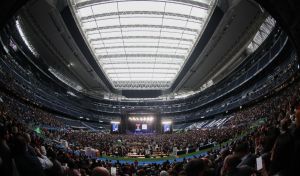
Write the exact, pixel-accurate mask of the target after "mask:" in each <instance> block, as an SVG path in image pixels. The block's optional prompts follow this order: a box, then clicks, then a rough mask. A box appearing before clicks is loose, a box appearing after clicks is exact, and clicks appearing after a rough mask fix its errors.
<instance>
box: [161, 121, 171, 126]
mask: <svg viewBox="0 0 300 176" xmlns="http://www.w3.org/2000/svg"><path fill="white" fill-rule="evenodd" d="M161 123H162V124H163V125H167V124H172V121H162V122H161Z"/></svg>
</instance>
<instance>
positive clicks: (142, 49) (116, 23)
mask: <svg viewBox="0 0 300 176" xmlns="http://www.w3.org/2000/svg"><path fill="white" fill-rule="evenodd" d="M68 1H69V6H70V9H71V10H72V13H73V16H74V19H75V20H76V24H77V25H78V28H79V30H80V31H81V33H82V35H83V37H84V39H85V41H86V43H87V45H88V46H89V48H90V50H91V52H92V53H93V55H94V57H95V60H96V61H97V63H98V65H99V66H100V67H101V68H102V70H103V71H104V72H105V75H106V77H107V78H108V80H109V81H110V82H111V83H112V85H113V86H114V88H116V89H119V90H124V89H148V90H149V89H151V90H152V89H159V90H161V89H168V88H170V87H171V85H172V84H173V82H174V80H175V79H176V78H177V76H178V74H179V72H180V71H181V70H182V68H183V66H184V65H185V63H186V61H187V60H188V58H189V57H190V55H191V54H192V52H193V51H194V49H195V46H196V44H197V43H198V41H199V39H200V37H201V35H202V32H203V29H204V28H205V26H206V24H207V23H208V21H209V18H210V16H211V14H212V12H213V9H214V8H215V6H216V2H217V0H165V1H154V0H139V1H137V0H122V1H112V0H105V1H100V0H68Z"/></svg>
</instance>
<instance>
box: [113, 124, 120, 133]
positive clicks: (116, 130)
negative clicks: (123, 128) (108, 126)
mask: <svg viewBox="0 0 300 176" xmlns="http://www.w3.org/2000/svg"><path fill="white" fill-rule="evenodd" d="M112 131H113V132H118V131H119V124H116V123H113V124H112Z"/></svg>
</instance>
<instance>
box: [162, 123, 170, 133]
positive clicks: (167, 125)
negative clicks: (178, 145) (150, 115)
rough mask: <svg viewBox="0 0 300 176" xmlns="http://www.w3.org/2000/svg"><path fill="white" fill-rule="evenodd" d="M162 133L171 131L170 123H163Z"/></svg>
mask: <svg viewBox="0 0 300 176" xmlns="http://www.w3.org/2000/svg"><path fill="white" fill-rule="evenodd" d="M163 130H164V133H166V132H170V131H171V124H163Z"/></svg>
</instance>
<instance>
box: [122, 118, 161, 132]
mask: <svg viewBox="0 0 300 176" xmlns="http://www.w3.org/2000/svg"><path fill="white" fill-rule="evenodd" d="M155 124H156V120H155V118H154V116H150V115H148V116H147V115H144V116H139V115H135V116H129V117H128V125H127V130H128V132H130V133H153V132H154V131H155Z"/></svg>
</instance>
